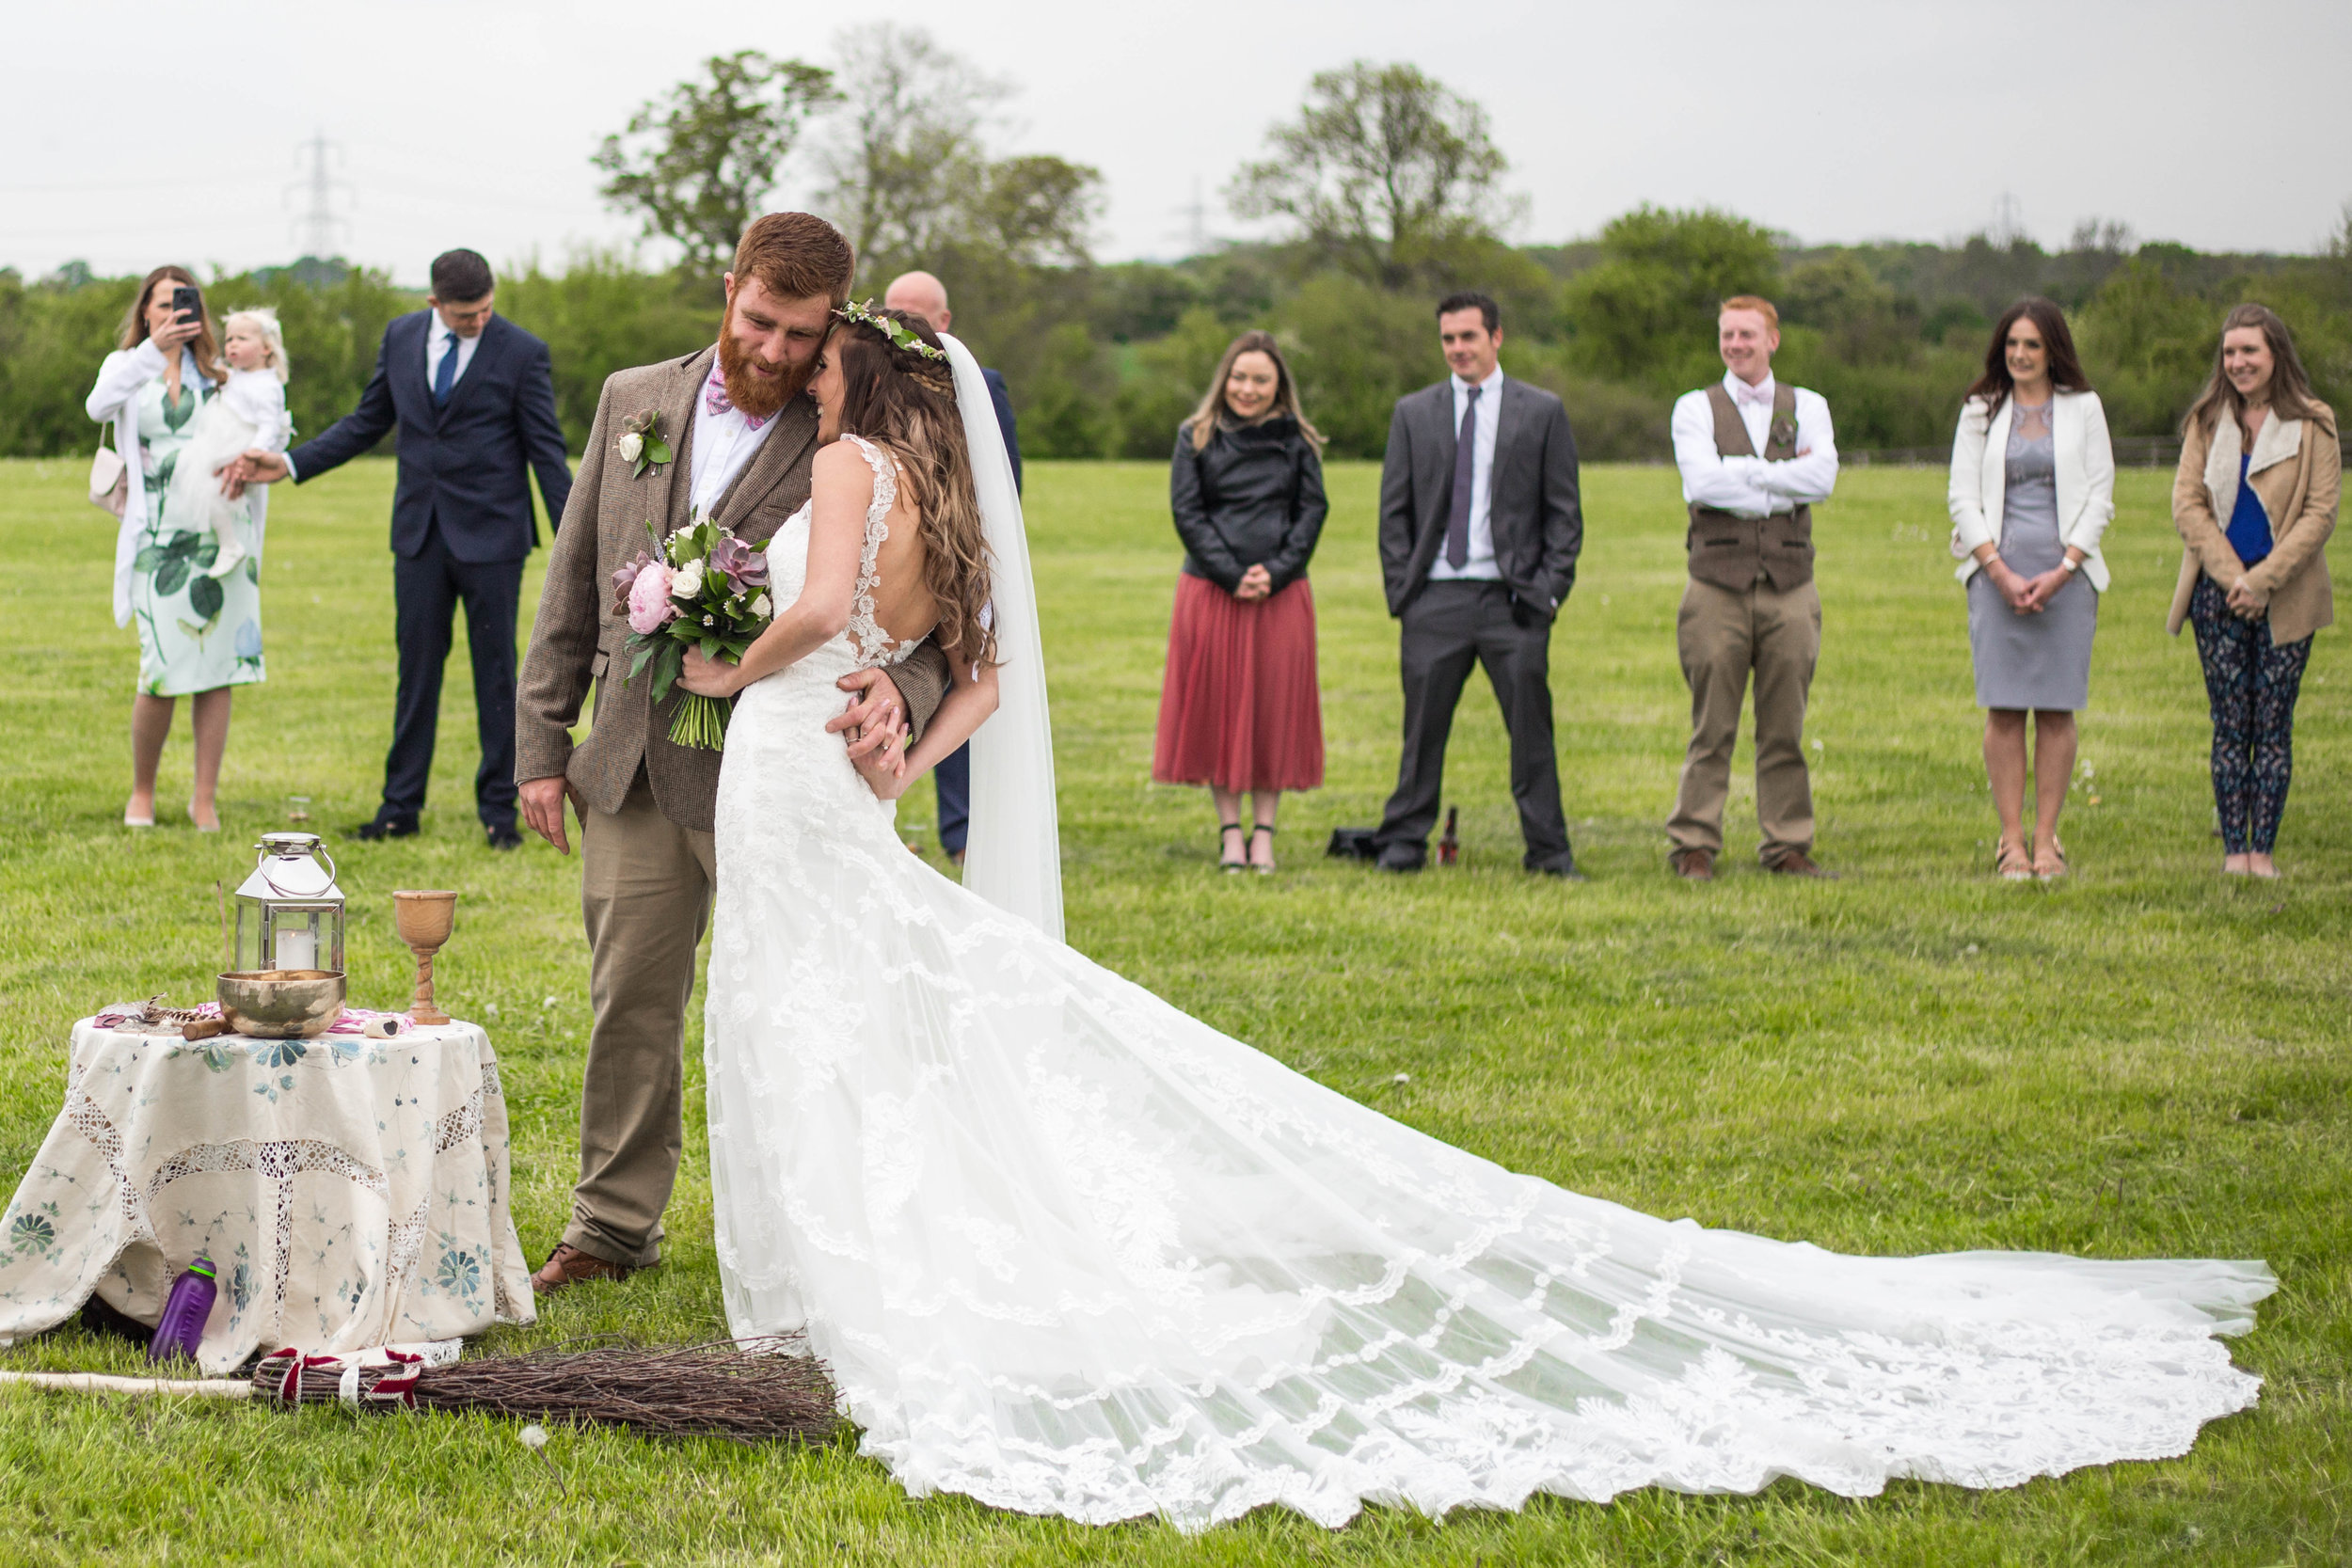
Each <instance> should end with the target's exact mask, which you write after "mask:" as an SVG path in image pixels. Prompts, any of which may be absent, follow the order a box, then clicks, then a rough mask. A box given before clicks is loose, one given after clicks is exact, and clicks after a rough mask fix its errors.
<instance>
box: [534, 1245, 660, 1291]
mask: <svg viewBox="0 0 2352 1568" xmlns="http://www.w3.org/2000/svg"><path fill="white" fill-rule="evenodd" d="M633 1272H635V1271H633V1270H630V1269H626V1268H623V1267H622V1266H621V1265H620V1264H618V1263H614V1262H610V1261H607V1260H606V1259H602V1258H598V1257H597V1256H596V1254H594V1253H591V1252H582V1251H580V1248H578V1247H576V1246H574V1245H572V1243H569V1242H565V1243H562V1244H561V1245H559V1246H558V1247H557V1248H556V1249H555V1250H554V1251H553V1252H550V1253H548V1260H547V1261H546V1262H544V1263H542V1264H540V1265H539V1272H538V1273H537V1274H534V1275H532V1276H531V1292H532V1294H533V1295H539V1296H551V1295H553V1294H554V1293H555V1292H556V1291H560V1290H562V1289H563V1288H564V1286H566V1285H577V1284H579V1283H580V1281H582V1280H586V1279H612V1280H622V1279H627V1278H628V1276H629V1275H630V1274H632V1273H633Z"/></svg>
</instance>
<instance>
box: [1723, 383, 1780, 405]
mask: <svg viewBox="0 0 2352 1568" xmlns="http://www.w3.org/2000/svg"><path fill="white" fill-rule="evenodd" d="M1772 390H1773V388H1772V385H1771V384H1770V383H1769V382H1768V383H1766V384H1765V385H1764V386H1761V387H1751V386H1749V385H1748V384H1747V383H1746V382H1744V381H1740V382H1737V383H1735V384H1734V385H1733V387H1732V388H1731V395H1732V397H1733V398H1735V399H1736V400H1738V401H1739V402H1740V403H1744V404H1751V405H1753V406H1755V407H1757V408H1770V407H1771V406H1772Z"/></svg>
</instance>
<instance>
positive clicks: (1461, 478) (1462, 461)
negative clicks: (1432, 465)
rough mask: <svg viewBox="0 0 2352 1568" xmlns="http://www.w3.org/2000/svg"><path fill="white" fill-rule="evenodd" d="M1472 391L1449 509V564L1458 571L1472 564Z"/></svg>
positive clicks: (1457, 437) (1459, 436)
mask: <svg viewBox="0 0 2352 1568" xmlns="http://www.w3.org/2000/svg"><path fill="white" fill-rule="evenodd" d="M1485 389H1486V388H1482V387H1472V388H1470V406H1469V407H1467V408H1465V409H1463V410H1462V428H1461V429H1460V430H1458V431H1456V432H1455V433H1454V504H1453V505H1452V506H1450V507H1448V508H1447V509H1446V517H1445V563H1446V564H1447V565H1449V566H1451V567H1453V568H1454V570H1455V571H1457V572H1458V571H1460V570H1461V569H1462V568H1463V567H1465V566H1467V565H1469V564H1470V475H1471V474H1472V473H1473V472H1475V471H1476V465H1477V458H1478V394H1479V393H1480V392H1482V391H1484V390H1485Z"/></svg>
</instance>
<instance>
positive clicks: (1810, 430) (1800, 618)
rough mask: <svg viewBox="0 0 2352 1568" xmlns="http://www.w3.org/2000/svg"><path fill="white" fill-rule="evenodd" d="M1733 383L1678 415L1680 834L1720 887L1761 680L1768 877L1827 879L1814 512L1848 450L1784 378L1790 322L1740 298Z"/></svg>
mask: <svg viewBox="0 0 2352 1568" xmlns="http://www.w3.org/2000/svg"><path fill="white" fill-rule="evenodd" d="M1716 337H1717V341H1718V344H1719V346H1720V347H1721V348H1722V350H1723V356H1724V367H1725V369H1724V378H1723V380H1722V381H1720V382H1718V383H1716V384H1715V385H1714V386H1712V387H1708V388H1704V389H1702V390H1700V391H1695V392H1686V393H1684V394H1683V395H1682V397H1681V398H1680V399H1679V400H1678V401H1677V403H1676V404H1675V411H1674V442H1675V464H1676V466H1677V467H1679V468H1680V469H1681V470H1682V499H1684V500H1685V501H1687V502H1688V503H1689V504H1690V508H1691V532H1690V540H1689V545H1690V552H1691V582H1690V586H1689V587H1688V588H1686V589H1684V590H1683V594H1682V610H1681V613H1680V615H1679V616H1678V617H1677V620H1676V623H1675V642H1676V645H1677V648H1678V649H1679V650H1680V652H1681V655H1682V676H1683V679H1684V680H1686V681H1688V682H1689V683H1690V687H1691V749H1690V751H1689V752H1687V753H1686V754H1685V755H1684V757H1683V759H1682V784H1681V787H1680V788H1679V789H1678V790H1677V791H1676V794H1675V813H1674V816H1673V817H1672V818H1670V819H1669V820H1668V821H1667V823H1666V834H1667V837H1668V838H1670V839H1671V840H1673V843H1674V852H1673V854H1672V855H1671V857H1669V863H1670V864H1671V865H1672V866H1673V867H1674V869H1675V872H1676V874H1677V875H1678V876H1682V877H1686V878H1689V879H1692V880H1693V881H1701V882H1704V881H1710V880H1712V879H1713V878H1714V875H1715V861H1716V859H1717V857H1718V856H1720V855H1722V853H1723V852H1724V797H1725V796H1727V795H1728V794H1729V793H1730V790H1731V749H1732V745H1733V743H1734V742H1735V741H1737V740H1738V739H1739V737H1740V705H1742V703H1744V702H1745V700H1746V697H1747V688H1748V676H1749V674H1750V673H1751V672H1753V673H1754V674H1755V677H1756V819H1757V822H1758V824H1759V825H1760V826H1761V828H1762V829H1763V835H1764V842H1763V847H1762V856H1763V862H1764V867H1765V869H1766V870H1768V871H1772V872H1777V873H1779V874H1780V875H1782V876H1788V877H1821V876H1827V875H1829V873H1827V872H1824V871H1823V870H1822V869H1821V868H1820V866H1819V865H1817V864H1815V863H1814V862H1813V854H1812V851H1813V786H1812V782H1811V780H1810V778H1809V777H1808V776H1807V773H1806V769H1805V762H1804V702H1805V694H1806V692H1807V690H1808V689H1810V688H1811V687H1812V685H1813V665H1814V661H1815V660H1816V659H1817V658H1818V657H1820V651H1821V598H1820V594H1818V593H1816V592H1815V591H1814V587H1813V503H1814V502H1816V501H1822V500H1827V499H1829V493H1830V491H1831V490H1832V489H1833V488H1835V487H1836V483H1837V443H1836V437H1835V436H1834V435H1833V433H1832V432H1831V430H1830V422H1829V404H1827V403H1826V402H1824V401H1823V400H1822V398H1821V396H1820V393H1818V392H1809V391H1806V390H1805V389H1804V388H1802V387H1788V386H1783V385H1781V384H1780V383H1778V382H1776V381H1774V380H1773V379H1772V352H1773V351H1774V350H1775V349H1777V348H1779V347H1780V312H1779V311H1777V310H1775V309H1773V308H1772V301H1770V300H1767V299H1758V298H1757V297H1756V295H1754V294H1740V295H1738V296H1736V297H1734V298H1731V299H1727V300H1725V301H1724V304H1723V309H1722V312H1721V313H1720V315H1719V316H1718V317H1717V320H1716Z"/></svg>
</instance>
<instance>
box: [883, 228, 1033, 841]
mask: <svg viewBox="0 0 2352 1568" xmlns="http://www.w3.org/2000/svg"><path fill="white" fill-rule="evenodd" d="M882 304H883V305H884V306H885V307H887V308H888V309H893V310H906V311H910V312H912V313H913V314H914V315H918V316H921V317H922V318H923V319H924V320H926V321H928V322H930V324H931V330H932V331H934V332H945V331H946V330H947V324H948V322H949V321H951V320H953V319H954V312H953V311H951V310H949V309H947V285H946V284H945V283H942V282H941V281H940V280H939V279H938V278H936V277H932V276H931V275H930V273H928V272H910V273H905V274H902V275H900V276H899V277H895V278H892V279H891V282H890V287H889V288H888V289H886V290H884V291H883V293H882ZM980 374H981V376H982V377H983V378H985V379H986V380H987V382H988V397H989V401H990V402H991V403H992V404H994V405H995V407H996V428H997V429H998V430H1000V431H1002V432H1004V436H1005V455H1006V456H1007V457H1009V458H1011V459H1012V487H1013V490H1014V492H1015V493H1016V494H1018V493H1019V491H1020V489H1021V437H1020V435H1019V433H1018V432H1017V431H1016V430H1015V429H1014V427H1013V420H1012V396H1011V394H1010V393H1009V391H1007V390H1006V388H1005V378H1004V377H1003V376H1002V375H999V374H998V373H997V372H994V371H991V370H983V371H981V372H980ZM931 772H932V776H933V777H935V778H937V779H938V781H939V847H940V848H941V850H942V851H944V852H945V853H946V856H947V858H948V859H949V860H951V861H954V862H955V863H957V864H958V865H961V864H962V863H963V846H964V842H965V840H966V839H967V838H968V837H969V836H970V834H971V831H972V743H971V742H970V741H968V740H967V741H965V742H964V743H963V744H962V745H961V746H959V747H957V748H956V749H955V750H954V751H952V752H948V753H947V754H946V756H944V757H942V758H940V759H939V766H938V767H937V768H933V769H931Z"/></svg>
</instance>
